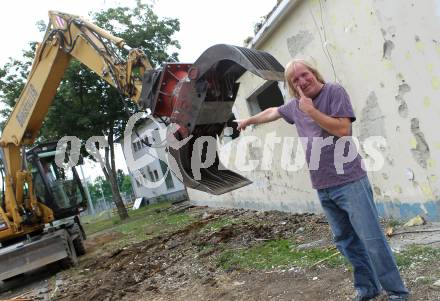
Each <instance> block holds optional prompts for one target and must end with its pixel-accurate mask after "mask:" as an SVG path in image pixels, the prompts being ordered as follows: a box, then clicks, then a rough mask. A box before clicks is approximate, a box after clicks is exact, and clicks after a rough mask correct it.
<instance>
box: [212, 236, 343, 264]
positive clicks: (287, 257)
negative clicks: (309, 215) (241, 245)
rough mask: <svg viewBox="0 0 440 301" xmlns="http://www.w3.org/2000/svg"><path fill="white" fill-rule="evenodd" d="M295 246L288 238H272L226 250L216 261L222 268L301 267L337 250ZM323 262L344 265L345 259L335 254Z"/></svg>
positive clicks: (326, 256)
mask: <svg viewBox="0 0 440 301" xmlns="http://www.w3.org/2000/svg"><path fill="white" fill-rule="evenodd" d="M295 247H296V245H295V244H294V243H293V242H291V241H289V240H285V239H280V240H272V241H268V242H265V243H264V244H262V245H259V246H255V247H252V248H249V249H246V250H226V251H224V252H223V253H222V254H220V256H219V257H218V262H219V264H220V266H222V267H223V268H224V269H229V268H232V267H235V268H250V269H259V270H266V269H271V268H275V267H289V266H300V267H303V266H310V265H313V264H314V263H317V262H318V261H320V260H322V259H325V258H328V257H329V256H331V255H333V254H334V253H336V252H337V251H336V250H334V249H333V250H329V249H320V248H315V249H310V250H301V251H298V250H296V248H295ZM324 264H327V265H330V266H338V265H344V264H345V260H344V258H343V257H342V255H336V256H333V257H331V258H329V259H327V260H325V262H324Z"/></svg>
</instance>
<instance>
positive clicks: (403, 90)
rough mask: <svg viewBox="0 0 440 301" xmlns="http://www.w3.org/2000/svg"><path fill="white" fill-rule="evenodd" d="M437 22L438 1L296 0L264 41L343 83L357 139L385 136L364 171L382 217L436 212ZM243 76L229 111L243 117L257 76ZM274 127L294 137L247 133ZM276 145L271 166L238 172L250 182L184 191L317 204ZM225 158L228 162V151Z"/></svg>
mask: <svg viewBox="0 0 440 301" xmlns="http://www.w3.org/2000/svg"><path fill="white" fill-rule="evenodd" d="M439 25H440V0H426V1H415V0H412V1H410V0H366V1H361V0H327V1H322V0H321V1H319V0H312V1H298V5H296V7H295V8H294V9H293V10H292V11H291V12H289V13H288V14H287V15H286V17H285V18H284V20H283V21H282V22H281V23H280V24H278V27H277V28H276V29H275V30H274V32H273V33H272V34H271V36H270V37H269V38H268V39H267V40H266V41H265V42H264V44H263V45H261V46H260V48H261V49H262V50H265V51H268V52H270V53H271V54H273V55H274V56H275V57H276V58H277V59H278V60H279V61H280V62H281V63H282V64H286V63H287V62H288V61H289V60H291V59H292V58H293V57H302V58H306V59H308V60H309V61H311V62H312V63H314V64H315V65H316V66H317V67H318V68H319V70H320V71H321V72H322V73H323V74H324V77H325V79H326V80H327V81H338V82H340V83H341V84H342V85H343V86H344V87H345V88H346V89H347V91H348V92H349V94H350V96H351V99H352V103H353V107H354V110H355V113H356V115H357V121H356V122H355V123H354V124H353V133H354V135H355V136H357V137H358V138H359V140H360V141H361V142H362V141H364V140H365V139H366V138H368V137H369V136H376V135H378V136H383V137H385V139H386V142H387V143H386V146H384V147H381V148H380V150H379V151H380V153H381V154H382V155H383V157H384V159H385V160H384V162H385V163H384V167H383V168H382V169H381V170H379V171H375V172H369V177H370V180H371V182H372V186H373V190H374V193H375V198H376V202H377V205H378V208H379V212H380V214H381V215H383V216H394V217H396V218H409V217H411V216H414V215H416V214H423V215H425V216H426V217H427V218H428V219H431V220H440V209H439V208H440V201H439V200H440V178H439V175H440V166H439V163H440V134H439V131H438V130H437V129H436V123H437V120H438V119H439V117H440V102H439V99H440V34H439V33H438V32H439V31H438V28H440V26H439ZM240 81H241V87H240V91H239V95H238V97H237V101H236V105H235V110H236V112H237V114H238V117H239V118H245V117H248V116H249V109H248V106H247V104H246V98H247V97H248V96H249V95H250V94H251V93H252V92H253V91H255V90H256V89H257V88H258V87H259V86H260V85H261V84H262V80H261V79H259V78H258V77H256V76H253V75H251V74H245V76H243V77H242V78H241V80H240ZM273 131H275V132H276V134H277V135H278V136H282V137H285V136H296V135H297V134H296V130H295V128H294V126H291V125H289V124H287V123H285V122H284V121H277V122H274V123H271V124H267V125H260V126H257V127H254V128H253V129H251V130H248V131H246V132H245V133H243V136H248V135H255V136H258V137H261V138H263V137H264V136H265V135H266V134H267V133H270V132H273ZM240 139H243V137H241V138H238V139H237V140H236V141H233V142H232V144H231V145H233V146H234V147H236V146H237V145H238V144H239V140H240ZM278 148H279V146H278ZM294 149H296V148H294ZM254 152H255V150H254ZM361 152H362V155H363V156H364V157H365V153H364V152H363V150H361ZM255 153H256V152H255ZM280 153H281V150H280V149H277V147H275V150H274V156H275V158H276V159H275V160H274V161H275V162H278V165H274V166H273V168H272V169H270V170H266V171H254V172H248V173H244V176H247V177H249V178H250V179H251V180H253V181H254V184H252V185H250V186H247V187H244V188H241V189H239V190H236V191H234V192H232V193H229V194H226V195H222V196H210V195H207V194H203V193H199V192H197V191H194V190H190V191H189V193H190V197H191V199H192V200H193V202H195V203H199V204H208V205H214V206H229V207H247V208H253V209H282V210H288V211H298V212H301V211H320V208H319V202H318V201H317V197H316V193H315V191H314V190H312V188H311V185H310V180H309V176H308V171H307V170H305V168H303V169H301V170H299V171H295V172H294V171H289V172H286V171H285V170H283V168H282V167H281V166H280V164H279V162H280V160H279V158H280V156H281V155H280ZM230 159H231V160H230V162H232V163H233V162H234V155H232V156H231V158H230ZM232 165H233V164H232Z"/></svg>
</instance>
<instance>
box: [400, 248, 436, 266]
mask: <svg viewBox="0 0 440 301" xmlns="http://www.w3.org/2000/svg"><path fill="white" fill-rule="evenodd" d="M395 257H396V261H397V265H398V266H399V267H400V268H402V269H407V268H410V267H411V266H413V265H418V264H423V265H429V264H431V263H434V262H438V261H440V249H436V248H432V247H426V246H416V245H414V246H411V247H409V248H408V249H406V250H404V251H402V252H401V253H398V254H395Z"/></svg>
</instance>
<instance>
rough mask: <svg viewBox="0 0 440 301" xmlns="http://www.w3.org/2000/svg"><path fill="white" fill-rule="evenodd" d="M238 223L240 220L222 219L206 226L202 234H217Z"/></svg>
mask: <svg viewBox="0 0 440 301" xmlns="http://www.w3.org/2000/svg"><path fill="white" fill-rule="evenodd" d="M237 222H238V220H236V219H233V218H220V219H218V220H216V221H213V222H211V223H209V224H206V225H205V226H204V227H203V229H202V232H216V231H219V230H220V229H221V228H223V227H225V226H228V225H232V224H236V223H237Z"/></svg>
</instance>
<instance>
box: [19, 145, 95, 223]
mask: <svg viewBox="0 0 440 301" xmlns="http://www.w3.org/2000/svg"><path fill="white" fill-rule="evenodd" d="M56 148H57V143H56V142H51V143H45V144H40V145H37V146H35V147H34V148H32V149H31V150H29V151H28V152H27V160H28V163H29V168H30V171H31V172H32V179H33V188H34V191H35V195H36V196H37V198H38V200H39V201H40V202H42V203H43V204H45V205H46V206H48V207H49V208H51V209H52V211H53V213H54V217H55V219H56V220H57V219H62V218H65V217H70V216H74V215H76V214H78V213H79V212H81V211H84V210H85V208H86V206H87V198H86V194H85V192H84V188H83V186H82V184H81V180H80V178H79V176H78V172H77V171H76V167H72V168H70V169H64V168H60V167H58V166H57V164H56V163H55V155H56V151H57V150H56Z"/></svg>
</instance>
